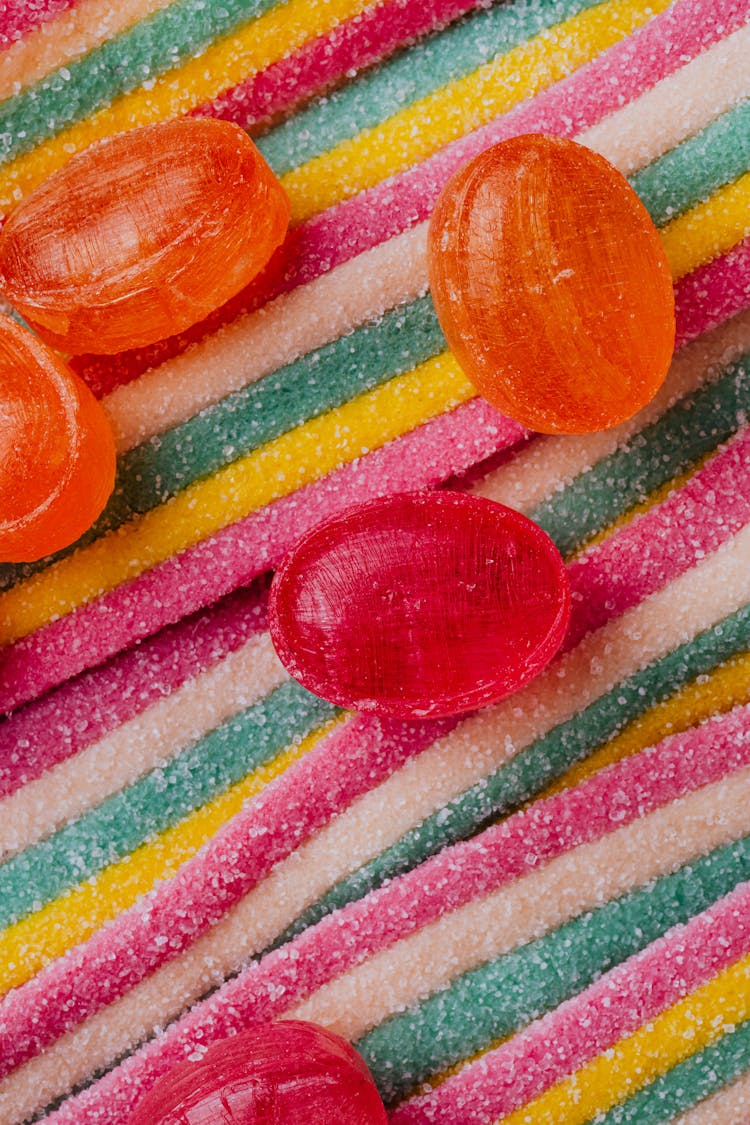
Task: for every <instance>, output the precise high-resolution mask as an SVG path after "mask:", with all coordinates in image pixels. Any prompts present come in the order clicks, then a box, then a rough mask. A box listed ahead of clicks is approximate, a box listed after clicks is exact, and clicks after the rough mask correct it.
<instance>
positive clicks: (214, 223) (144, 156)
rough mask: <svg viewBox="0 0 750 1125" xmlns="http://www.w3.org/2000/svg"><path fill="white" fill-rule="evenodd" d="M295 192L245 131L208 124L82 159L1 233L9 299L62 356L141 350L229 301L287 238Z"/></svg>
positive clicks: (127, 140) (0, 267)
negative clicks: (291, 192) (280, 179)
mask: <svg viewBox="0 0 750 1125" xmlns="http://www.w3.org/2000/svg"><path fill="white" fill-rule="evenodd" d="M288 220H289V204H288V202H287V198H286V195H285V193H284V191H283V189H282V187H281V185H280V184H279V182H278V180H277V179H276V177H275V176H274V175H273V173H272V172H271V169H270V168H269V167H268V165H267V164H266V162H265V160H264V159H263V158H262V156H261V155H260V153H259V152H258V150H257V149H256V147H255V145H254V144H253V143H252V141H251V140H250V139H249V137H248V136H247V134H246V133H245V132H243V130H242V129H240V128H239V127H238V126H236V125H232V124H230V123H228V122H225V121H215V120H212V119H210V118H205V119H201V120H198V119H190V118H186V119H184V120H178V121H170V122H167V123H165V124H158V125H149V126H146V127H145V128H143V129H134V130H132V131H130V132H128V133H120V134H118V135H116V136H114V137H110V138H108V139H107V140H104V141H101V142H99V143H97V144H94V145H92V146H91V147H90V148H88V149H86V151H85V152H82V153H80V154H79V155H78V156H75V157H73V159H72V160H71V161H70V162H69V163H68V164H67V165H66V166H65V167H64V168H63V169H61V171H59V172H57V173H56V174H55V175H53V176H50V178H49V179H48V180H46V181H45V182H44V183H43V184H42V185H41V186H40V187H39V188H37V190H36V191H35V192H33V193H32V195H30V196H29V197H28V198H27V199H26V200H25V201H24V202H23V203H21V204H20V206H19V207H18V208H17V209H16V210H15V211H14V212H13V214H12V215H11V217H10V219H9V220H8V222H7V223H6V225H5V227H4V228H3V231H2V233H1V234H0V277H1V279H2V287H3V289H4V292H5V296H6V297H7V298H8V300H9V301H10V302H11V304H12V305H14V306H15V308H17V309H18V311H19V312H20V313H21V314H22V315H23V316H24V318H25V319H26V320H27V321H28V323H29V324H30V325H31V326H32V327H33V328H35V329H37V331H38V332H39V334H40V335H41V336H42V337H43V338H44V339H45V340H47V341H48V342H49V343H51V344H53V345H55V346H56V347H59V348H60V349H61V350H62V351H65V352H86V351H88V352H98V353H109V352H117V351H121V350H123V349H125V348H132V347H138V346H143V345H146V344H150V343H153V342H154V341H156V340H160V339H162V338H163V337H166V336H170V335H172V334H173V333H175V332H180V331H182V330H183V329H185V328H187V327H189V326H190V325H191V324H194V323H195V322H196V321H198V320H200V319H201V318H202V317H204V316H206V315H207V314H208V313H210V312H212V311H213V309H215V308H217V307H218V306H219V305H221V304H223V303H224V302H225V301H228V300H229V298H230V297H232V296H234V294H235V293H237V292H238V291H239V290H240V289H242V288H243V287H244V286H245V285H246V284H247V283H248V282H249V281H250V280H251V279H252V278H253V277H254V276H255V275H256V274H257V273H259V272H260V270H261V269H262V268H263V266H264V265H265V264H266V262H267V261H268V259H269V258H270V256H271V254H272V252H273V251H274V249H275V248H276V247H277V246H278V245H279V244H280V243H281V242H282V241H283V238H284V235H285V234H286V228H287V223H288Z"/></svg>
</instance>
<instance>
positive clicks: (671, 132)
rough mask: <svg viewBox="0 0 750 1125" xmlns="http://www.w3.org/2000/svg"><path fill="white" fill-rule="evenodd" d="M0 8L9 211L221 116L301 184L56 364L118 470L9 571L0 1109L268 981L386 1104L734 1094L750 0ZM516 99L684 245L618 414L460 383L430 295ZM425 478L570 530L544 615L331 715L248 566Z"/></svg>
mask: <svg viewBox="0 0 750 1125" xmlns="http://www.w3.org/2000/svg"><path fill="white" fill-rule="evenodd" d="M0 43H1V44H2V52H1V53H0V97H2V98H3V99H4V100H3V101H2V102H1V103H0V160H1V161H2V164H1V165H0V207H1V208H2V209H3V210H4V211H7V209H8V208H9V206H10V205H11V204H12V201H13V200H16V199H19V198H22V197H23V195H24V194H25V193H26V192H28V191H29V190H30V189H31V188H32V187H33V186H34V185H35V184H37V183H38V182H40V180H41V179H43V178H44V177H45V176H46V175H48V174H49V173H50V172H51V171H52V170H53V169H55V168H58V167H60V166H61V165H62V164H63V163H64V162H65V161H66V159H68V157H69V155H70V154H72V153H73V152H75V151H77V150H78V149H80V148H82V147H84V146H85V145H87V144H89V143H90V142H91V141H93V140H95V139H96V138H98V137H102V136H105V135H108V134H110V133H113V132H116V131H118V130H121V129H124V128H127V127H128V126H131V125H135V124H143V123H146V122H149V121H157V120H164V119H167V118H170V117H173V116H175V115H178V114H183V113H198V114H201V113H202V114H211V115H215V116H221V117H225V118H227V119H230V120H233V121H236V122H238V123H240V124H241V125H243V126H244V127H246V128H248V129H249V130H250V131H251V133H252V134H253V135H254V136H256V135H257V137H258V144H259V145H260V147H261V149H262V151H263V153H264V154H265V156H266V157H267V159H268V160H269V162H270V164H271V165H272V167H273V168H274V170H275V171H276V172H277V173H278V174H279V175H280V176H281V177H282V182H283V183H284V185H285V187H286V189H287V191H288V193H289V195H290V198H291V201H292V212H293V217H294V223H295V228H294V231H293V232H292V234H291V236H290V238H289V240H288V242H287V245H286V247H285V248H284V249H283V250H282V252H280V253H279V254H277V256H276V258H275V260H274V261H273V262H272V264H271V266H270V267H269V269H268V270H267V271H266V272H265V274H264V275H263V276H262V277H261V278H260V279H259V280H258V281H257V282H255V283H253V284H252V285H251V286H250V288H249V289H248V290H246V291H245V292H244V293H242V294H241V295H240V296H239V297H238V298H236V299H235V300H233V301H232V302H231V303H230V305H228V306H225V307H224V308H223V309H221V310H219V311H218V312H217V313H216V314H214V315H213V316H211V317H210V318H208V320H207V321H205V322H204V323H203V324H201V325H199V326H197V327H196V328H194V329H191V330H189V331H188V332H187V333H185V334H184V335H183V336H181V337H179V338H173V339H171V340H167V341H164V342H163V343H161V344H158V345H156V346H154V347H152V348H150V349H147V350H145V351H142V352H131V353H127V354H122V355H120V356H117V357H114V358H107V359H101V358H97V357H95V356H79V357H75V358H74V360H73V365H74V366H75V368H76V370H78V371H79V372H80V373H81V374H82V375H83V376H84V377H85V378H86V380H87V381H88V383H89V384H90V386H91V387H92V388H93V389H94V390H95V392H96V394H97V395H98V396H100V397H101V398H102V400H103V402H104V404H105V407H106V410H107V413H108V415H109V417H110V419H111V421H112V424H113V426H114V429H115V433H116V438H117V444H118V450H119V469H118V484H117V488H116V492H115V495H114V497H113V499H112V501H111V502H110V505H109V506H108V508H107V510H106V512H105V514H104V516H103V517H102V519H101V520H100V522H99V524H98V525H97V527H96V528H95V529H94V530H93V532H91V533H90V534H88V535H87V536H86V537H85V538H84V540H82V541H81V542H80V543H79V544H78V545H77V546H76V547H75V548H73V549H71V550H69V551H66V552H63V554H62V555H61V556H58V557H56V558H55V559H54V560H51V561H50V560H48V561H47V562H46V563H45V564H39V565H36V564H35V565H32V566H27V567H10V566H4V567H2V568H0V570H1V574H0V578H1V581H2V589H1V590H0V642H1V643H2V645H3V648H2V651H1V652H0V706H2V708H3V710H4V711H6V712H8V713H9V714H8V717H7V718H6V719H5V720H4V721H3V722H2V724H1V725H0V854H1V855H2V863H1V864H0V927H2V928H1V929H0V990H2V993H3V995H2V998H0V1068H1V1074H0V1121H2V1122H3V1123H6V1122H7V1123H8V1125H11V1123H13V1125H15V1123H17V1122H21V1121H24V1120H26V1119H28V1118H30V1117H33V1116H34V1115H42V1114H43V1115H44V1119H45V1120H47V1121H50V1122H54V1123H55V1125H64V1123H65V1125H93V1123H112V1125H114V1123H115V1122H121V1121H123V1120H124V1117H125V1115H126V1114H127V1112H128V1111H129V1109H130V1108H131V1107H132V1106H133V1105H134V1104H135V1102H136V1101H137V1099H138V1097H139V1095H140V1093H141V1092H142V1091H143V1090H145V1089H147V1088H148V1087H149V1085H150V1084H151V1083H153V1081H154V1079H155V1077H156V1076H158V1075H159V1074H161V1073H163V1072H164V1071H165V1070H166V1069H167V1068H168V1067H169V1066H170V1065H172V1064H173V1063H174V1062H176V1061H178V1060H181V1059H184V1058H185V1057H197V1056H199V1054H200V1052H201V1049H202V1046H203V1045H205V1044H207V1043H209V1042H211V1041H213V1040H214V1039H216V1038H218V1037H221V1036H224V1035H227V1034H230V1033H231V1032H232V1031H233V1030H237V1029H239V1028H242V1027H245V1026H248V1025H249V1024H251V1023H253V1022H257V1021H260V1020H266V1019H269V1018H276V1017H294V1018H301V1019H311V1020H314V1021H317V1022H320V1023H323V1024H325V1025H327V1026H329V1027H331V1028H332V1029H333V1030H335V1031H337V1032H339V1033H341V1034H343V1035H344V1036H346V1037H347V1038H348V1039H349V1040H350V1041H352V1042H354V1043H355V1044H356V1045H357V1047H358V1049H359V1050H360V1051H361V1052H362V1053H363V1055H364V1057H365V1059H366V1060H367V1062H368V1064H369V1066H370V1067H371V1069H372V1072H373V1074H374V1076H375V1079H376V1081H377V1083H378V1085H379V1088H380V1090H381V1092H382V1094H383V1096H384V1098H385V1099H386V1102H387V1104H388V1106H389V1108H390V1111H391V1119H392V1121H393V1122H394V1125H407V1123H408V1125H416V1123H420V1125H422V1123H427V1122H439V1123H445V1125H473V1123H477V1125H479V1123H482V1125H484V1123H488V1125H489V1123H494V1122H500V1121H502V1122H507V1123H512V1125H521V1123H526V1122H531V1123H533V1125H547V1123H549V1125H553V1123H554V1125H557V1123H565V1125H576V1123H580V1125H584V1123H586V1122H592V1121H594V1120H596V1121H598V1122H604V1123H606V1125H625V1123H637V1125H656V1123H660V1122H672V1121H679V1122H680V1125H703V1123H705V1125H708V1123H717V1122H720V1123H721V1125H748V1122H750V884H749V883H748V880H750V473H749V472H748V469H749V468H750V431H749V430H748V428H747V424H746V423H747V417H748V411H749V410H750V100H748V99H750V70H749V69H748V66H747V59H748V57H750V0H673V2H672V3H671V4H669V3H667V2H666V0H600V2H598V3H597V2H595V0H507V2H505V3H500V2H496V3H494V4H492V5H490V6H485V5H477V4H474V3H472V0H383V2H381V3H379V4H374V5H369V4H368V3H367V0H286V2H285V3H279V4H274V3H273V2H272V0H172V2H167V0H119V2H118V3H114V0H37V2H36V3H35V4H34V5H33V6H30V5H27V4H24V3H21V2H20V0H16V2H15V3H12V4H10V3H9V4H7V5H5V6H4V8H3V11H2V13H0ZM528 131H544V132H549V133H558V134H563V135H566V136H571V137H575V138H576V139H578V140H580V141H582V142H583V143H585V144H587V145H589V146H591V147H593V148H595V149H596V150H597V151H599V152H601V153H602V154H603V155H605V156H606V157H607V158H608V159H610V160H611V161H612V162H613V163H615V164H616V165H617V167H618V168H620V170H621V171H622V172H624V173H625V175H627V176H628V177H629V178H630V180H631V183H632V184H633V186H634V188H635V189H636V191H637V192H638V194H639V195H640V197H641V199H642V200H643V201H644V203H645V204H646V206H647V208H648V210H649V211H650V213H651V215H652V217H653V219H654V221H655V223H656V224H657V226H658V227H659V228H660V231H661V235H662V238H663V241H664V245H665V248H666V251H667V255H668V257H669V261H670V265H671V268H672V270H673V273H674V277H675V286H676V300H677V317H678V350H677V353H676V355H675V359H674V362H673V365H672V369H671V371H670V374H669V376H668V378H667V382H666V384H665V386H664V388H663V389H662V391H661V392H660V393H659V395H658V396H657V398H656V399H655V400H654V401H653V402H652V403H651V404H650V405H649V406H648V407H647V408H646V409H645V410H644V411H643V412H642V413H641V414H640V415H638V416H637V417H636V418H635V419H633V420H632V421H631V422H628V423H625V424H624V425H622V426H620V427H619V428H618V429H616V430H613V431H608V432H606V433H600V434H595V435H591V436H586V437H545V438H533V437H530V436H529V435H528V434H526V433H524V432H523V431H522V430H521V429H520V427H518V426H517V425H516V424H515V423H512V422H509V421H507V420H506V419H504V418H502V417H501V416H500V415H498V414H497V413H496V412H494V411H493V410H492V409H491V408H490V407H489V406H487V405H486V404H485V403H483V402H482V401H481V400H479V399H478V398H476V397H474V392H473V389H472V388H471V386H470V385H469V384H468V383H467V381H466V380H465V378H464V376H463V375H462V373H461V371H460V370H459V368H458V367H457V365H456V363H455V361H454V360H453V358H452V357H451V355H450V354H449V353H448V352H446V350H445V343H444V340H443V338H442V335H441V333H440V330H439V328H438V325H437V321H436V317H435V314H434V310H433V307H432V304H431V301H430V298H429V296H428V295H427V292H426V276H427V273H426V220H427V218H428V216H429V214H430V210H431V207H432V205H433V203H434V201H435V198H436V196H437V193H438V192H439V190H440V188H441V186H442V185H443V183H444V182H445V180H446V179H447V178H448V177H449V176H450V174H451V173H452V172H453V171H454V170H455V169H456V168H457V167H459V166H460V165H461V164H462V163H464V162H465V161H466V160H467V159H469V158H470V157H471V156H473V155H474V154H476V153H477V152H479V151H480V150H482V149H483V148H485V147H487V146H488V145H490V144H492V143H494V142H495V141H497V140H500V139H502V138H504V137H508V136H512V135H514V134H516V133H522V132H528ZM445 484H450V485H451V486H452V487H458V488H464V489H468V490H471V491H473V492H475V493H477V494H479V495H483V496H489V497H492V498H495V499H497V500H502V501H503V502H505V503H509V504H511V505H513V506H515V507H517V508H519V509H520V510H521V511H523V512H525V513H527V514H529V515H530V516H532V517H533V518H534V519H535V520H536V521H537V522H538V523H540V524H541V525H542V527H544V528H545V529H546V530H547V531H548V532H549V534H550V535H551V536H552V537H553V539H554V540H555V542H556V543H557V544H558V546H559V547H560V549H561V551H562V552H563V554H564V555H565V556H566V559H567V560H568V565H569V573H570V579H571V583H572V589H573V597H574V602H573V616H572V624H571V629H570V632H569V635H568V638H567V640H566V642H565V645H564V649H563V652H562V654H561V655H560V656H559V657H558V658H557V659H556V660H555V661H554V662H553V664H552V665H551V666H550V667H549V669H548V670H547V671H546V672H545V673H544V674H543V675H542V676H541V678H540V679H539V680H537V681H536V682H534V683H533V684H531V685H530V686H529V687H527V688H526V689H524V690H523V691H522V692H521V694H520V695H518V696H516V697H514V698H512V699H510V700H507V701H505V702H504V703H501V704H499V705H497V706H496V707H494V708H492V709H489V710H486V711H483V712H481V713H479V714H477V715H473V716H469V717H464V718H461V719H460V720H441V721H439V722H433V723H427V722H425V723H410V722H403V723H402V722H396V721H382V720H376V719H373V718H364V717H361V716H360V717H358V716H356V715H350V714H343V713H340V712H337V711H336V710H335V709H334V708H333V707H331V706H330V705H329V704H327V703H324V702H322V701H320V700H319V699H316V698H315V697H314V696H311V695H309V694H308V693H306V692H305V691H304V690H303V689H302V688H301V687H299V686H298V685H297V684H296V683H294V682H293V681H291V680H289V679H288V678H287V676H286V674H285V673H284V672H283V670H282V669H281V667H280V665H279V663H278V661H277V659H276V657H275V655H274V653H273V650H272V647H271V645H270V641H269V637H268V633H267V630H266V619H265V602H266V593H267V578H265V577H264V575H266V573H267V572H268V571H269V569H271V568H273V567H274V566H275V565H276V564H277V563H278V562H279V560H280V559H281V558H282V556H283V555H284V553H285V552H286V550H287V549H288V548H289V547H290V546H291V544H292V543H293V542H294V541H295V539H296V538H297V537H298V536H299V535H300V534H301V533H302V532H303V531H305V530H306V529H308V528H309V527H311V526H313V525H314V524H315V523H316V522H318V521H319V520H320V519H321V518H323V517H325V516H327V515H328V514H330V513H333V512H336V511H339V510H341V509H343V508H344V507H346V506H347V505H349V504H350V503H352V502H354V501H357V500H362V499H366V498H370V497H373V496H377V495H381V494H384V493H387V492H392V491H399V490H403V489H413V488H436V487H441V486H443V485H445ZM264 951H265V955H264V956H263V957H260V954H261V953H264ZM45 1111H46V1112H45Z"/></svg>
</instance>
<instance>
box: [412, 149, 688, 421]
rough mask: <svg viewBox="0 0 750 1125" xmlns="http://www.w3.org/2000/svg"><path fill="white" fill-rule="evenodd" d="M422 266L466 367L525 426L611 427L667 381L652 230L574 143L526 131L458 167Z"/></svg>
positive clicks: (627, 193)
mask: <svg viewBox="0 0 750 1125" xmlns="http://www.w3.org/2000/svg"><path fill="white" fill-rule="evenodd" d="M429 269H430V283H431V287H432V295H433V299H434V301H435V307H436V309H437V314H438V318H439V320H440V324H441V327H442V329H443V331H444V333H445V335H446V337H447V340H448V343H449V344H450V347H451V349H452V350H453V352H454V354H455V356H456V358H457V360H458V362H459V363H460V365H461V367H462V368H463V370H464V372H465V373H466V375H467V377H468V378H469V379H470V380H471V382H472V383H473V384H474V385H475V386H476V388H477V390H478V391H479V393H480V394H481V395H483V396H484V398H486V399H487V400H488V401H489V402H490V403H492V405H493V406H496V407H497V408H498V409H499V410H501V411H503V413H505V414H507V415H509V416H510V417H511V418H514V419H516V421H518V422H521V423H522V424H523V425H525V426H528V427H529V428H530V429H533V430H540V431H542V432H544V433H590V432H592V431H595V430H603V429H607V428H609V427H610V426H615V425H617V423H618V422H623V421H624V420H625V419H626V418H630V417H632V415H633V414H635V413H636V412H637V411H638V410H640V409H641V407H643V406H645V405H646V403H648V402H650V400H651V399H652V398H653V397H654V395H655V394H656V392H657V391H658V389H659V387H660V386H661V384H662V382H663V381H664V377H665V375H666V373H667V369H668V367H669V364H670V361H671V358H672V351H673V349H674V335H675V321H674V293H673V289H672V278H671V274H670V271H669V265H668V263H667V259H666V256H665V253H664V250H663V247H662V244H661V240H660V238H659V235H658V232H657V230H656V228H655V227H654V225H653V223H652V222H651V219H650V217H649V215H648V212H647V211H646V209H645V207H644V206H643V204H642V203H641V201H640V200H639V199H638V196H637V195H636V194H635V192H634V191H633V189H632V188H631V187H630V185H629V184H628V182H627V180H625V179H624V177H623V176H622V175H621V174H620V173H619V172H618V171H617V170H616V169H615V168H613V167H612V165H611V164H609V163H608V162H607V161H606V160H604V158H603V157H601V156H598V155H597V154H596V153H594V152H591V151H590V150H588V149H586V148H584V147H583V146H582V145H578V144H575V143H574V142H573V141H568V140H563V139H561V138H558V137H547V136H542V135H539V134H529V135H528V136H521V137H515V138H513V139H512V140H509V141H504V142H503V143H502V144H499V145H496V146H495V147H494V148H491V149H488V150H487V151H486V152H484V153H482V154H481V155H480V156H478V157H476V159H475V160H473V161H471V162H470V163H469V164H467V165H466V167H464V168H462V169H461V170H460V171H459V172H458V173H457V174H456V175H455V176H454V177H453V178H452V179H451V180H450V181H449V183H448V184H447V185H446V186H445V188H444V189H443V191H442V193H441V195H440V197H439V199H438V201H437V204H436V207H435V210H434V213H433V216H432V220H431V223H430V235H429Z"/></svg>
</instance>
